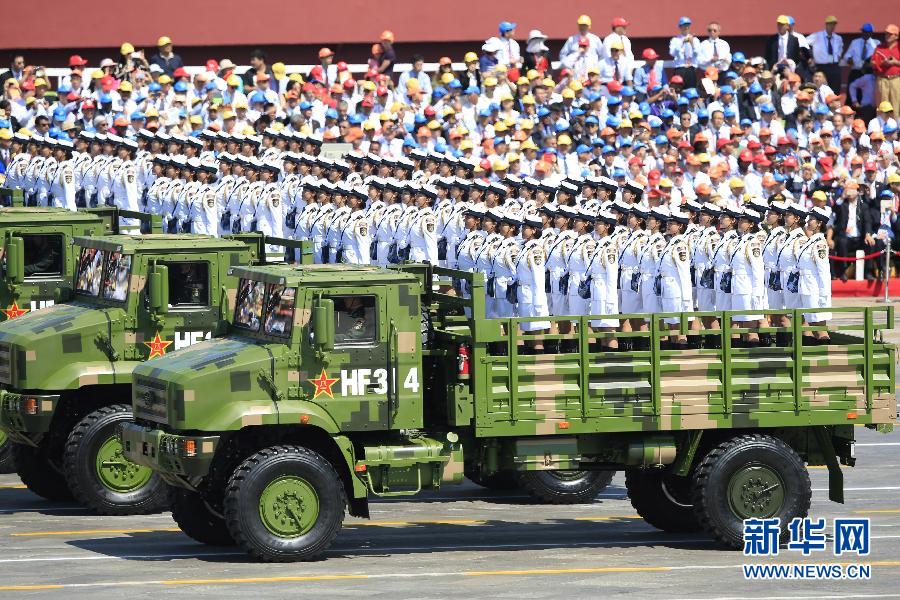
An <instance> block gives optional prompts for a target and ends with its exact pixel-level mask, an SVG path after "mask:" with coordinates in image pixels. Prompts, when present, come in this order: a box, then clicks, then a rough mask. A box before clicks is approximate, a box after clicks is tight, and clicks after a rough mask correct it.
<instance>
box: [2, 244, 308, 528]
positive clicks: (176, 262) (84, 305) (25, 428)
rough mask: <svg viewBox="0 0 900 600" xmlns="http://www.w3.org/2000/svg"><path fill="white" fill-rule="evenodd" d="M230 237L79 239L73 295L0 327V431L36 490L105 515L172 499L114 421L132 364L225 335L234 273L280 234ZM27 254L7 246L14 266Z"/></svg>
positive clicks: (126, 412) (123, 404) (123, 415)
mask: <svg viewBox="0 0 900 600" xmlns="http://www.w3.org/2000/svg"><path fill="white" fill-rule="evenodd" d="M234 238H237V239H234ZM234 238H232V239H216V238H211V237H207V236H197V235H164V234H150V235H143V236H136V235H113V236H99V237H93V238H87V237H75V238H74V245H73V246H72V247H71V248H66V249H65V252H67V253H68V254H70V255H72V256H74V257H75V260H74V268H68V267H67V269H68V270H67V271H66V272H65V273H63V275H65V276H64V277H62V278H61V281H63V282H67V283H66V285H69V284H68V282H69V281H72V283H71V286H72V290H73V294H74V297H73V299H72V300H71V301H70V302H68V303H65V304H56V305H54V306H52V307H50V308H48V309H46V310H44V311H42V312H40V313H34V314H32V313H27V314H24V315H22V316H19V317H18V318H17V319H15V320H14V321H10V322H7V323H3V324H0V386H2V387H3V388H4V389H3V390H0V428H2V429H3V430H4V431H5V433H6V434H7V435H8V436H9V438H10V439H11V441H12V442H14V443H13V446H12V449H11V454H12V458H13V463H14V465H15V469H16V471H17V472H18V474H19V476H20V477H21V479H22V481H23V483H25V485H26V486H28V488H29V489H30V490H31V491H33V492H34V493H36V494H38V495H40V496H42V497H44V498H47V499H51V500H60V499H68V498H70V497H72V496H74V497H75V499H77V500H78V501H79V502H81V503H82V504H84V505H86V506H88V507H91V508H93V509H95V510H96V511H98V512H99V513H102V514H128V513H132V512H150V511H155V510H158V509H160V508H161V507H162V506H163V505H164V504H165V501H166V500H165V498H166V490H165V485H164V483H163V482H162V481H161V480H160V478H159V477H155V476H153V473H152V472H151V471H150V470H149V469H144V468H139V467H137V466H136V465H134V464H131V463H129V462H128V461H126V460H125V459H123V458H122V455H121V448H120V446H119V443H118V440H117V438H116V436H115V425H116V424H117V423H118V422H120V421H123V420H126V419H129V418H130V416H131V407H130V397H131V388H130V384H131V372H132V370H133V369H134V367H135V366H136V365H138V364H139V363H141V362H143V361H145V360H149V359H155V358H156V357H159V356H164V355H166V354H167V353H169V352H171V351H173V350H178V349H180V348H182V347H187V346H189V345H191V344H194V343H196V342H198V341H200V340H202V339H207V338H209V337H211V336H215V335H220V334H222V333H224V332H225V331H226V324H227V321H228V319H229V318H230V308H229V307H230V306H233V299H234V295H235V292H236V285H237V280H236V279H235V278H234V277H232V276H231V275H229V274H228V270H229V269H230V268H231V267H232V266H234V265H250V264H253V263H254V262H255V261H256V260H258V257H259V256H261V255H262V254H261V253H263V252H264V250H265V246H266V244H267V243H273V240H275V241H279V240H277V239H276V238H265V237H264V236H262V235H261V234H245V235H242V236H234ZM280 242H282V243H285V244H294V245H299V244H298V243H295V242H292V241H290V240H280ZM10 247H13V248H14V247H15V246H10ZM25 257H27V253H26V254H25V256H24V257H23V254H22V253H21V252H16V251H13V252H9V253H8V255H7V268H8V270H9V271H10V273H12V274H15V273H20V272H22V269H23V264H24V263H25ZM304 259H305V260H308V259H309V257H308V256H307V257H305V258H304ZM13 279H14V280H15V278H14V277H13ZM230 301H231V304H229V302H230Z"/></svg>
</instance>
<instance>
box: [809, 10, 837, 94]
mask: <svg viewBox="0 0 900 600" xmlns="http://www.w3.org/2000/svg"><path fill="white" fill-rule="evenodd" d="M836 26H837V17H835V16H830V17H826V18H825V29H823V30H822V31H817V32H815V33H814V34H812V35H811V36H809V46H810V49H811V50H812V57H813V61H814V62H815V63H816V69H817V70H819V71H822V72H823V73H824V74H825V77H826V78H827V79H828V85H829V87H831V89H833V90H838V91H840V89H841V65H840V62H841V56H843V54H844V40H843V38H841V36H840V35H838V34H836V33H835V32H834V28H835V27H836Z"/></svg>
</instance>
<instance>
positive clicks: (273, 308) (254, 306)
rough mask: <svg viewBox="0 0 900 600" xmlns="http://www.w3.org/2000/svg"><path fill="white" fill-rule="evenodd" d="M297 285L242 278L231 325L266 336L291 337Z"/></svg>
mask: <svg viewBox="0 0 900 600" xmlns="http://www.w3.org/2000/svg"><path fill="white" fill-rule="evenodd" d="M296 293H297V290H296V288H290V287H286V286H284V285H280V284H275V283H270V284H268V285H266V284H264V283H263V282H261V281H253V280H252V279H241V282H240V285H239V286H238V295H237V302H236V303H235V309H234V325H235V326H236V327H238V328H241V329H246V330H248V331H254V332H259V330H260V325H262V332H263V333H265V334H266V335H274V336H278V337H290V336H291V328H292V325H293V322H294V298H295V297H296Z"/></svg>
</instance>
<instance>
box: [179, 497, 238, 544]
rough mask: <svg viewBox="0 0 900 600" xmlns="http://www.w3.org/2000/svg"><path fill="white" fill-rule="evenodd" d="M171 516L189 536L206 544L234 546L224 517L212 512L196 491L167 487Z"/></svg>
mask: <svg viewBox="0 0 900 600" xmlns="http://www.w3.org/2000/svg"><path fill="white" fill-rule="evenodd" d="M169 506H170V507H171V509H172V518H173V519H174V520H175V522H176V523H177V524H178V527H180V528H181V531H182V532H184V534H185V535H186V536H188V537H189V538H191V539H193V540H196V541H198V542H200V543H201V544H206V545H208V546H234V544H235V542H234V538H233V537H231V534H230V533H229V532H228V527H226V525H225V519H224V518H223V517H222V516H220V515H218V514H216V513H215V512H213V511H212V510H211V509H210V507H209V505H208V504H207V503H206V501H205V500H204V499H203V496H201V495H200V494H199V493H197V492H192V491H190V490H186V489H184V488H179V487H174V486H170V487H169Z"/></svg>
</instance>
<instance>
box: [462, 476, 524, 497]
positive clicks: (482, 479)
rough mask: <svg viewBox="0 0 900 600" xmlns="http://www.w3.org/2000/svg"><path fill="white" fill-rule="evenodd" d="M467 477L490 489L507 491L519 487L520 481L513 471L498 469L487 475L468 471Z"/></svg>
mask: <svg viewBox="0 0 900 600" xmlns="http://www.w3.org/2000/svg"><path fill="white" fill-rule="evenodd" d="M466 477H468V478H469V480H470V481H471V482H472V483H475V484H478V485H480V486H481V487H483V488H487V489H489V490H494V491H498V492H506V491H509V490H517V489H519V482H518V480H517V479H516V475H515V473H513V472H511V471H498V472H496V473H491V474H490V475H486V476H482V475H481V474H480V473H477V472H471V473H466Z"/></svg>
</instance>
